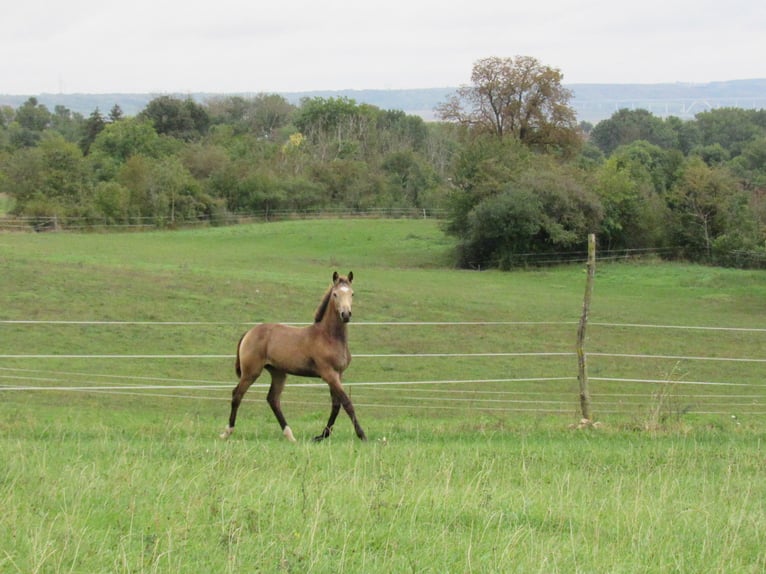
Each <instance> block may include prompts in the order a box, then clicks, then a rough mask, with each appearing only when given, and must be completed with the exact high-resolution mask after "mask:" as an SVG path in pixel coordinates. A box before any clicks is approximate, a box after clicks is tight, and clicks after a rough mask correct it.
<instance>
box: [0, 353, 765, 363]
mask: <svg viewBox="0 0 766 574" xmlns="http://www.w3.org/2000/svg"><path fill="white" fill-rule="evenodd" d="M588 355H589V356H591V357H612V358H623V359H662V360H672V361H713V362H715V361H718V362H739V363H766V359H760V358H758V359H756V358H751V357H699V356H685V355H651V354H630V353H598V352H596V353H588ZM233 356H234V355H233V353H229V354H226V355H148V354H144V355H141V354H137V355H116V354H111V355H110V354H107V355H94V354H88V355H65V354H61V355H55V354H48V355H33V354H15V355H14V354H0V359H178V360H181V359H216V360H218V359H231V358H232V357H233ZM352 356H353V358H355V359H423V358H424V359H439V358H472V357H477V358H478V357H490V358H491V357H574V356H576V353H575V352H573V351H572V352H569V351H550V352H548V351H542V352H527V353H524V352H519V353H354V354H353V355H352Z"/></svg>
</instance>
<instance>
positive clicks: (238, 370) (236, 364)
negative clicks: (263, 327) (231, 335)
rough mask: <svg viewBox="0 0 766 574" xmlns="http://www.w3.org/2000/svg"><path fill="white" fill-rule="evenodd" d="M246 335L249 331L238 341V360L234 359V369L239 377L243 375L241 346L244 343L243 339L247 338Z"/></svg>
mask: <svg viewBox="0 0 766 574" xmlns="http://www.w3.org/2000/svg"><path fill="white" fill-rule="evenodd" d="M245 335H247V333H243V334H242V336H241V337H240V338H239V343H237V360H236V361H234V370H235V371H237V376H238V377H241V376H242V367H241V366H240V364H239V347H240V345H241V344H242V339H244V338H245Z"/></svg>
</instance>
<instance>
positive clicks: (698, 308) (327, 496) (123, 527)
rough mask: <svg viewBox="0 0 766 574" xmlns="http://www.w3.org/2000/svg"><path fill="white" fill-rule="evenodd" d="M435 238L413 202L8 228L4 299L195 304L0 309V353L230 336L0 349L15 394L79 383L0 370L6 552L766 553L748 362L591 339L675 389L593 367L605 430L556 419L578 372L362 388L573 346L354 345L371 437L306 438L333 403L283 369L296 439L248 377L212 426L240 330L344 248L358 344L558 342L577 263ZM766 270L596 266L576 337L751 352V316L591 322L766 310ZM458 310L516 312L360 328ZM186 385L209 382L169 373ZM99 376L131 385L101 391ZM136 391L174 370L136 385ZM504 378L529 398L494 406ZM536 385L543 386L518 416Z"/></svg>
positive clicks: (322, 281)
mask: <svg viewBox="0 0 766 574" xmlns="http://www.w3.org/2000/svg"><path fill="white" fill-rule="evenodd" d="M450 248H451V245H450V242H449V241H448V240H447V239H445V238H444V237H443V236H442V235H441V233H440V232H439V229H438V227H437V226H436V225H434V224H432V223H431V222H423V221H381V222H370V221H363V222H358V221H342V222H331V221H318V222H286V223H280V224H265V225H255V226H242V227H232V228H222V229H209V230H203V231H200V230H197V231H182V232H171V233H147V234H115V235H111V234H106V235H96V234H93V235H88V234H84V235H81V234H24V235H8V234H6V235H0V262H1V263H0V264H1V265H2V273H0V297H1V299H0V318H2V319H5V320H22V319H23V320H30V319H38V320H52V319H58V320H69V321H78V320H83V321H92V320H100V321H110V320H114V321H125V320H131V321H207V322H210V323H209V324H198V325H195V326H193V327H190V326H183V325H176V326H173V325H148V324H142V325H123V324H121V325H81V324H61V325H49V324H44V325H43V324H41V325H35V324H14V323H3V324H0V340H1V341H2V345H1V346H2V351H0V353H1V354H6V355H9V354H41V353H51V354H82V355H88V354H131V353H136V354H141V353H147V354H152V353H154V354H163V353H164V354H179V355H182V354H221V355H224V356H225V357H226V358H221V359H217V358H216V359H206V360H193V359H185V360H171V359H163V360H152V361H146V360H132V361H128V360H118V359H99V360H96V359H87V358H86V359H63V358H58V359H37V360H36V361H30V360H28V359H7V358H6V359H0V375H2V378H0V385H2V386H3V387H5V388H6V389H7V388H9V387H11V386H19V385H22V386H23V385H27V386H35V387H45V386H48V387H54V386H59V387H60V386H82V387H88V388H90V389H91V390H89V391H87V392H82V391H80V392H75V391H68V392H64V391H56V390H45V391H42V390H37V391H25V392H20V391H7V390H6V391H3V390H0V501H2V510H3V511H2V513H0V571H2V572H24V573H26V572H55V573H59V572H125V573H128V572H131V573H134V572H242V571H252V572H409V571H414V572H669V571H670V572H761V571H763V570H764V569H766V550H764V548H763V540H764V536H765V535H766V503H764V501H766V492H765V491H766V483H764V481H763V480H762V478H763V475H764V471H766V452H764V450H765V449H764V438H765V437H764V431H765V430H766V424H764V417H763V416H762V415H758V414H756V413H757V412H758V411H759V407H758V402H759V401H760V402H761V403H762V401H763V392H762V390H761V388H760V387H758V384H762V382H763V381H762V368H761V369H760V370H759V367H758V365H756V366H755V367H753V366H752V365H748V364H739V363H715V362H692V361H662V360H657V359H652V360H649V359H644V360H636V361H625V360H620V361H618V360H617V359H614V358H609V357H598V356H594V357H591V358H590V363H589V366H590V371H591V373H592V374H593V376H594V377H598V376H599V375H607V376H614V375H615V374H617V375H620V376H625V377H628V376H631V375H637V374H642V375H646V374H647V373H648V374H654V375H656V378H657V379H659V380H663V381H665V383H664V384H660V385H655V386H653V387H651V391H647V390H646V386H641V385H628V384H625V383H623V384H620V385H615V384H612V385H611V386H609V384H608V383H605V382H598V383H596V382H594V389H593V398H594V403H595V407H596V408H595V411H596V414H597V415H599V416H600V419H601V420H602V421H603V422H604V426H603V427H601V428H600V429H597V430H593V429H591V430H584V431H583V430H579V431H578V430H572V429H571V428H570V424H571V423H573V422H576V421H577V396H576V382H574V379H573V380H572V383H571V384H570V383H568V382H566V381H562V382H560V383H534V382H527V383H513V384H512V385H511V386H508V384H496V385H495V384H491V383H486V384H483V385H482V386H478V387H477V386H475V385H472V386H467V385H458V384H449V385H446V384H445V385H428V386H425V385H424V386H422V387H413V386H404V385H400V386H397V385H387V386H379V387H374V386H362V385H358V386H354V384H355V383H362V382H369V381H381V382H389V383H390V382H396V381H418V380H420V381H425V380H442V379H479V378H484V379H494V378H506V377H509V376H510V377H513V378H522V377H534V376H541V375H544V374H547V373H550V374H554V373H562V372H563V373H569V372H570V369H571V370H572V371H573V370H574V368H575V365H576V361H575V360H574V359H570V358H568V357H566V356H564V357H542V358H535V357H526V356H525V357H518V358H514V357H509V358H492V359H489V358H487V359H483V360H481V361H480V362H476V360H475V359H469V358H461V359H444V358H438V357H431V358H426V357H424V358H418V359H410V360H395V359H391V358H363V357H356V358H355V359H354V362H353V363H352V365H351V367H350V369H349V371H348V372H347V388H349V389H350V391H351V393H352V398H353V399H354V401H355V403H356V404H357V413H358V414H359V416H360V420H361V422H362V424H363V426H364V427H365V430H366V431H367V432H368V435H369V436H370V439H371V440H370V441H369V442H368V443H361V442H359V441H358V440H357V439H356V438H355V436H354V435H353V430H352V428H351V425H350V424H349V423H348V420H347V418H341V419H339V420H338V424H337V425H336V432H335V434H334V435H333V437H332V439H331V440H330V441H328V442H326V443H325V444H319V445H315V444H312V443H310V441H309V440H308V439H309V437H310V436H313V435H314V434H316V432H318V431H319V430H320V429H321V427H322V425H323V424H324V422H325V420H326V417H327V415H328V413H329V398H328V395H327V390H326V388H322V387H317V388H314V387H302V386H300V383H304V382H306V381H304V380H300V379H297V378H295V379H291V381H292V383H293V384H292V385H290V383H288V387H287V390H286V392H285V412H286V415H287V417H288V420H290V423H291V426H292V427H293V429H294V430H295V431H296V435H297V436H298V438H299V442H298V444H297V445H292V444H288V443H287V442H286V441H284V440H283V439H282V438H281V434H280V433H279V429H278V426H277V424H276V422H275V421H274V420H273V416H272V415H271V413H270V411H269V410H268V406H267V405H266V403H265V401H264V400H263V398H264V396H265V393H264V390H263V389H262V388H260V387H256V388H253V389H252V390H251V391H250V393H249V394H248V395H247V399H248V400H247V401H246V404H245V405H243V408H242V410H241V411H240V417H239V420H238V428H237V431H236V433H235V434H234V436H233V437H232V439H230V440H229V441H228V442H221V441H219V440H218V439H217V436H218V433H219V431H220V430H221V428H222V426H223V425H224V424H225V421H226V416H227V414H228V404H227V401H228V396H229V392H230V389H231V388H232V386H233V385H234V375H233V367H232V358H233V350H234V345H235V344H236V340H237V337H238V335H239V334H240V333H241V331H242V329H244V328H245V326H246V325H248V324H250V323H253V322H256V321H261V320H280V321H308V320H310V318H311V316H312V313H313V311H314V308H315V306H316V304H317V303H318V299H319V296H320V295H321V293H322V291H323V290H324V288H325V286H326V285H327V284H328V283H329V280H330V276H331V274H332V271H333V270H334V269H335V268H338V270H339V271H341V272H347V271H348V270H350V269H352V270H353V271H354V275H355V277H356V280H355V291H356V301H355V305H354V320H355V321H356V323H352V324H351V326H350V334H351V347H352V352H354V353H356V354H364V353H369V354H376V353H410V352H426V353H439V352H454V351H455V350H463V351H470V352H483V351H508V350H511V351H538V350H546V351H552V352H558V351H570V350H572V348H573V345H574V331H575V328H576V327H575V325H574V323H575V322H576V320H577V318H578V317H579V312H580V306H581V298H582V293H583V288H584V273H583V270H582V269H581V268H579V267H562V268H556V269H543V270H530V271H525V272H515V273H497V272H491V271H490V272H481V273H477V272H465V271H457V270H452V269H449V268H448V267H445V262H447V261H448V260H449V257H448V255H449V249H450ZM764 278H766V276H765V275H764V274H763V273H762V272H745V271H731V270H725V269H712V268H705V267H697V266H689V265H671V264H663V263H657V262H652V263H651V264H647V263H644V264H610V265H600V266H599V267H598V269H597V277H596V286H595V291H594V300H593V307H592V316H591V320H592V321H593V322H594V323H598V324H594V325H592V326H591V327H590V329H589V335H590V338H589V340H588V342H587V343H586V346H587V350H589V351H591V352H622V351H625V350H630V351H631V352H636V353H647V354H660V353H667V354H678V355H682V354H683V355H690V356H699V355H717V356H722V357H725V356H743V357H744V356H749V357H762V356H763V352H762V349H763V348H764V347H763V336H762V335H760V334H758V333H750V332H741V333H739V332H732V333H728V334H722V333H719V332H716V331H682V332H680V334H679V333H677V332H675V331H673V330H656V329H646V328H628V327H624V326H608V325H606V324H609V323H620V324H625V323H641V324H647V323H655V324H665V325H696V326H728V327H743V328H755V327H762V326H763V324H764V321H763V319H764V317H766V281H764ZM455 320H459V321H498V320H502V321H522V322H524V321H526V322H530V324H516V325H513V326H509V325H495V326H469V325H462V326H454V325H453V326H445V325H438V326H433V327H415V326H412V327H395V326H391V325H381V326H375V325H364V324H362V323H364V322H371V321H386V322H388V321H455ZM569 323H572V325H571V326H570V325H569ZM759 337H760V339H759ZM573 376H574V373H573ZM705 377H707V378H709V379H719V380H720V379H727V380H728V379H731V380H736V381H739V382H745V383H747V384H749V385H751V386H750V387H743V388H742V389H737V390H736V394H738V395H745V394H746V392H745V390H743V389H750V390H749V391H747V392H750V393H751V396H750V397H749V398H737V399H731V401H730V402H731V404H732V405H736V404H744V403H747V405H748V406H747V407H745V406H739V407H737V406H732V407H731V408H734V409H739V410H736V411H732V412H728V411H727V412H725V413H720V414H703V413H702V412H701V411H703V410H705V409H702V408H700V407H701V406H704V404H705V401H707V400H710V399H705V398H704V397H702V398H700V397H699V396H698V395H699V393H696V392H692V391H691V390H690V391H688V392H687V390H686V387H685V386H684V383H686V382H688V381H693V380H704V379H705ZM190 381H203V382H205V383H206V384H207V385H208V386H210V387H211V388H209V389H207V390H203V391H194V390H192V389H187V388H183V387H186V386H189V385H188V383H189V382H190ZM115 384H119V385H121V386H123V387H125V388H122V389H119V390H116V389H114V388H111V389H109V390H97V389H96V388H97V387H98V388H100V387H107V386H110V387H114V386H115ZM147 384H161V385H163V386H166V387H170V388H164V389H159V390H157V389H155V390H146V389H141V388H136V387H141V386H146V385H147ZM174 385H177V386H178V388H173V387H174ZM426 389H428V391H427V392H426ZM491 393H506V394H491ZM508 393H510V394H508ZM705 394H709V393H708V391H706V392H705ZM615 395H619V396H615ZM686 395H689V396H686ZM509 397H511V398H512V399H513V400H514V401H516V400H518V401H519V402H497V401H498V400H502V401H507V400H508V399H509ZM423 398H426V399H428V400H420V399H423ZM436 398H441V399H449V400H445V401H442V402H435V399H436ZM530 398H535V400H537V401H548V403H545V404H546V405H547V406H546V407H545V408H541V407H540V406H539V404H540V403H537V404H536V405H535V406H534V407H533V408H531V409H528V408H527V406H526V405H525V403H524V402H523V401H527V400H528V399H530ZM453 399H460V400H459V401H456V400H453ZM488 399H489V400H488ZM716 400H719V399H716ZM492 401H495V402H492ZM627 403H630V404H629V405H627V406H626V404H627ZM615 405H616V406H615ZM690 405H691V406H690ZM748 409H749V410H748ZM707 410H709V411H712V410H713V409H707ZM748 413H752V414H748ZM732 415H734V417H732Z"/></svg>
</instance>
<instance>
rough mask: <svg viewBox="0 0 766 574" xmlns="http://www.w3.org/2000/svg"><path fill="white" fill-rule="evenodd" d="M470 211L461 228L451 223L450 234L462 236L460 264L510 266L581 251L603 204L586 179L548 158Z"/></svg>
mask: <svg viewBox="0 0 766 574" xmlns="http://www.w3.org/2000/svg"><path fill="white" fill-rule="evenodd" d="M456 193H457V195H458V196H465V195H466V193H468V192H466V191H459V192H456ZM466 207H469V209H468V211H467V212H465V213H463V215H462V221H463V222H464V223H463V225H461V226H456V225H455V220H454V219H453V220H452V221H451V225H450V227H449V228H448V231H449V232H451V233H452V234H453V235H456V236H457V237H458V241H459V244H458V258H459V259H458V264H459V265H460V266H462V267H471V268H478V267H500V268H509V267H512V266H514V265H519V264H523V263H525V262H526V261H527V260H528V259H529V258H530V256H533V257H532V261H534V256H535V255H540V254H545V253H554V252H555V253H557V257H560V256H561V254H562V253H566V252H569V251H574V250H576V249H577V248H578V247H581V246H582V245H583V244H584V242H585V240H586V238H587V234H588V233H594V232H595V231H596V230H597V229H598V227H599V224H600V221H601V217H602V209H601V204H600V202H599V200H598V198H597V197H596V196H595V194H593V193H592V192H590V191H588V189H587V187H586V185H585V184H584V182H583V181H582V175H581V174H579V173H578V172H577V171H576V170H573V169H571V168H569V167H566V166H562V165H560V164H558V163H556V162H554V161H551V159H550V158H548V157H545V156H537V157H535V158H533V159H532V161H531V162H530V163H529V165H528V167H527V168H526V169H525V170H524V171H522V172H521V173H520V174H518V175H517V176H515V177H513V179H511V180H509V181H506V183H505V184H501V187H500V190H499V191H498V192H496V193H492V194H489V195H486V196H484V197H483V198H482V199H480V200H479V201H478V202H475V203H473V205H471V202H468V203H467V204H466V205H463V206H462V208H463V209H464V210H465V208H466Z"/></svg>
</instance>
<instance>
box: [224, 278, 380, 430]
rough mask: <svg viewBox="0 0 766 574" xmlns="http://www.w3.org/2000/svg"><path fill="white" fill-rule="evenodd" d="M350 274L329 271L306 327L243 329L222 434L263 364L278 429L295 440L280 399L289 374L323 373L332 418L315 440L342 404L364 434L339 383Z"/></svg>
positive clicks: (347, 356)
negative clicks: (236, 381) (236, 379)
mask: <svg viewBox="0 0 766 574" xmlns="http://www.w3.org/2000/svg"><path fill="white" fill-rule="evenodd" d="M353 280H354V273H353V272H350V273H349V274H348V276H343V275H338V272H337V271H336V272H334V273H333V276H332V284H331V285H330V287H329V288H328V289H327V291H326V292H325V294H324V296H323V297H322V300H321V302H320V303H319V307H317V310H316V313H315V314H314V323H313V324H311V325H309V326H307V327H293V326H290V325H281V324H278V323H262V324H260V325H256V326H255V327H253V328H251V329H250V330H249V331H247V332H245V334H244V335H242V337H241V338H240V340H239V343H238V345H237V358H236V362H235V370H236V372H237V375H238V376H239V384H238V385H237V386H236V387H234V390H233V391H232V398H231V414H230V415H229V425H228V426H227V427H226V430H224V431H223V433H222V434H221V438H223V439H226V438H228V437H229V436H230V435H231V433H232V432H234V423H235V422H236V419H237V410H238V409H239V405H240V403H241V402H242V397H243V396H244V395H245V393H246V392H247V389H248V388H250V385H252V384H253V383H254V382H255V380H256V379H257V378H258V377H259V376H260V374H261V372H262V370H263V369H266V370H267V371H268V372H269V373H270V374H271V386H270V388H269V393H268V395H267V397H266V401H267V402H268V403H269V406H270V407H271V410H272V411H273V413H274V416H275V417H276V418H277V421H278V422H279V426H280V427H281V428H282V434H283V435H284V436H285V438H287V439H288V440H289V441H291V442H295V437H294V436H293V431H292V430H291V429H290V426H289V425H288V424H287V420H286V419H285V416H284V414H282V408H281V405H280V400H279V397H280V396H281V395H282V391H283V390H284V387H285V380H286V379H287V375H297V376H302V377H321V378H322V379H323V380H324V381H325V382H326V383H327V384H328V385H329V387H330V397H331V399H332V409H331V410H330V418H329V420H328V421H327V426H325V428H324V430H322V432H321V433H320V434H319V435H317V436H316V437H314V441H315V442H319V441H321V440H324V439H326V438H328V437H329V436H330V434H331V433H332V430H333V426H334V425H335V419H336V417H337V416H338V412H339V411H340V407H341V406H342V407H343V409H344V410H345V411H346V413H347V414H348V416H349V417H350V418H351V422H352V423H353V424H354V430H355V431H356V436H358V437H359V438H360V439H361V440H367V437H366V435H365V434H364V431H363V430H362V427H361V426H360V425H359V421H358V420H357V418H356V413H355V411H354V405H353V404H352V403H351V399H349V397H348V395H347V394H346V391H344V390H343V385H342V384H341V375H342V374H343V371H345V370H346V368H347V367H348V365H349V363H351V353H350V352H349V349H348V334H347V328H346V326H347V324H348V322H349V321H350V320H351V301H352V297H353V296H354V291H353V289H352V288H351V282H352V281H353Z"/></svg>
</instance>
